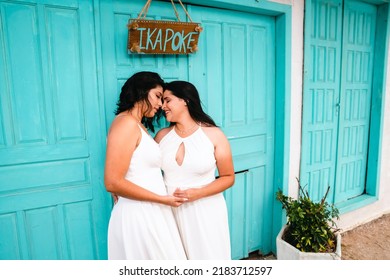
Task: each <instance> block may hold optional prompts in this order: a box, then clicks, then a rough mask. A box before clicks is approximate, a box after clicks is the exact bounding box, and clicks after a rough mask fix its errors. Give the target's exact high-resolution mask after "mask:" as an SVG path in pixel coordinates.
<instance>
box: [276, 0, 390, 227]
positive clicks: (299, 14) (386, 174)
mask: <svg viewBox="0 0 390 280" xmlns="http://www.w3.org/2000/svg"><path fill="white" fill-rule="evenodd" d="M273 2H278V3H282V4H289V5H291V6H292V46H291V59H292V61H291V118H290V125H291V126H290V132H291V135H290V168H289V195H290V196H293V197H296V196H297V193H298V189H297V182H296V179H295V178H296V177H298V176H299V166H300V154H301V128H302V127H301V118H302V91H303V82H302V81H303V41H304V38H303V34H304V32H303V31H304V26H303V19H304V0H273ZM388 51H389V50H388ZM387 66H388V67H387V68H388V69H387V85H386V97H385V111H384V127H383V134H382V135H383V139H382V157H381V159H380V162H381V165H380V166H381V172H380V186H379V188H380V192H379V200H378V201H377V202H375V203H373V204H370V205H368V206H365V207H363V208H360V209H358V210H355V211H352V212H349V213H345V214H342V215H341V216H340V220H339V221H338V222H337V225H338V227H339V228H341V229H342V230H343V231H347V230H349V229H351V228H354V227H356V226H358V225H360V224H363V223H366V222H369V221H371V220H373V219H375V218H378V217H380V216H381V215H383V214H387V213H390V55H389V56H388V64H387Z"/></svg>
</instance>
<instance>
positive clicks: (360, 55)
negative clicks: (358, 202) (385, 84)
mask: <svg viewBox="0 0 390 280" xmlns="http://www.w3.org/2000/svg"><path fill="white" fill-rule="evenodd" d="M376 14H377V9H376V7H375V6H374V5H370V4H367V3H363V2H357V1H346V2H345V6H344V25H343V46H342V71H341V85H340V106H339V107H340V108H339V133H338V134H339V139H338V143H337V144H338V148H337V150H338V152H337V159H336V162H337V168H336V188H335V198H334V202H335V203H338V202H342V201H346V200H347V199H349V198H352V197H356V196H359V195H361V194H363V193H364V192H365V185H366V169H367V160H368V158H367V156H368V135H369V131H370V116H371V113H370V108H371V90H372V79H373V78H372V75H373V61H374V47H375V29H376V26H375V25H376Z"/></svg>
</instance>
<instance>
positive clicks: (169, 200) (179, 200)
mask: <svg viewBox="0 0 390 280" xmlns="http://www.w3.org/2000/svg"><path fill="white" fill-rule="evenodd" d="M187 200H188V199H187V198H184V197H176V196H172V195H166V196H162V201H161V203H162V204H165V205H168V206H172V207H179V206H180V205H182V204H183V203H184V202H186V201H187Z"/></svg>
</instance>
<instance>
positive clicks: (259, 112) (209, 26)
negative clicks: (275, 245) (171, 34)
mask: <svg viewBox="0 0 390 280" xmlns="http://www.w3.org/2000/svg"><path fill="white" fill-rule="evenodd" d="M190 14H191V17H192V19H193V20H194V21H196V22H201V23H202V26H203V28H204V31H203V32H202V33H201V35H200V39H199V40H200V41H199V49H200V53H199V54H197V55H195V56H190V60H189V63H190V65H189V66H190V79H191V80H192V81H194V82H195V84H197V85H200V87H199V91H200V93H201V96H202V100H203V103H204V104H205V107H206V109H207V112H208V113H209V114H210V115H211V116H212V117H213V118H214V120H215V121H216V122H217V124H218V125H219V126H220V127H221V128H222V129H223V131H224V132H225V134H226V135H227V137H228V139H229V142H230V144H231V147H232V152H233V160H234V167H235V171H236V172H239V174H237V178H236V183H235V185H234V186H233V187H232V188H230V189H228V190H227V191H226V192H225V197H226V199H227V204H228V209H229V217H230V221H229V222H230V228H231V235H232V240H231V242H232V256H233V258H243V257H246V256H248V253H249V252H252V251H255V250H261V251H262V253H264V254H266V253H269V252H270V251H271V228H272V219H271V218H268V216H267V214H266V213H272V202H273V200H274V198H273V172H274V170H273V167H274V130H275V127H274V118H275V70H274V69H275V65H274V63H275V53H274V49H275V22H274V18H272V17H266V16H260V15H255V14H249V13H240V12H233V11H226V10H218V9H211V8H210V9H209V8H204V7H202V8H200V7H196V6H192V7H191V9H190ZM241 172H243V173H241Z"/></svg>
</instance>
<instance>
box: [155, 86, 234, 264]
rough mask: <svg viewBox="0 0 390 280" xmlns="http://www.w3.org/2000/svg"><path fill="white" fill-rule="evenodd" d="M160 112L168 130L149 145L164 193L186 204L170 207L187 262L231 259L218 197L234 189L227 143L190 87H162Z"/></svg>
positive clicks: (223, 204)
mask: <svg viewBox="0 0 390 280" xmlns="http://www.w3.org/2000/svg"><path fill="white" fill-rule="evenodd" d="M162 108H163V110H164V112H165V116H166V119H167V120H168V121H169V122H170V126H169V127H168V128H164V129H162V130H160V131H159V132H158V133H157V135H156V137H155V140H156V141H157V142H159V144H160V150H161V153H162V157H163V159H162V169H163V174H164V181H165V184H166V186H167V190H168V194H172V195H174V196H175V197H178V198H185V199H188V200H187V201H186V202H184V203H183V204H182V205H181V206H180V207H177V208H174V214H175V218H176V222H177V224H178V227H179V231H180V235H181V238H182V241H183V245H184V248H185V251H186V254H187V258H188V259H190V260H226V259H231V252H230V235H229V225H228V213H227V207H226V202H225V199H224V196H223V194H222V192H223V191H224V190H226V189H227V188H229V187H231V186H232V185H233V184H234V168H233V160H232V154H231V149H230V145H229V142H228V140H227V138H226V136H225V135H224V133H223V132H222V131H221V129H219V128H218V127H217V126H216V124H215V122H214V121H213V120H212V119H211V118H210V117H209V116H208V115H207V114H206V113H205V112H204V111H203V109H202V106H201V102H200V98H199V94H198V91H197V90H196V88H195V86H194V85H192V84H191V83H188V82H185V81H174V82H170V83H167V84H166V85H165V88H164V95H163V107H162ZM216 169H217V170H218V177H217V178H216V177H215V175H216V172H215V171H216Z"/></svg>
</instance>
